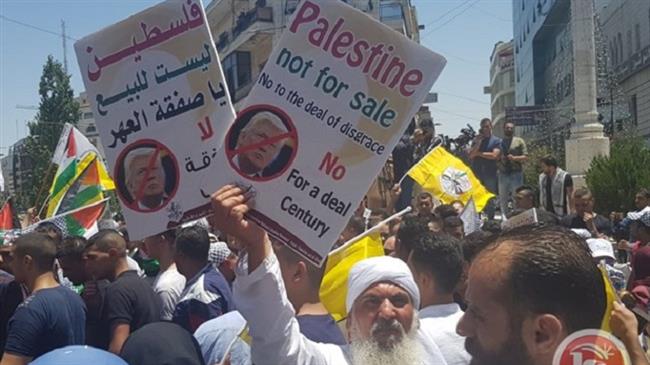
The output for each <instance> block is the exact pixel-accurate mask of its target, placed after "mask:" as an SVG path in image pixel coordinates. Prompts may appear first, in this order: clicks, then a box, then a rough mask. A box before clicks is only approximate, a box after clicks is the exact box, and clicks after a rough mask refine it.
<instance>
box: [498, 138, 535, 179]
mask: <svg viewBox="0 0 650 365" xmlns="http://www.w3.org/2000/svg"><path fill="white" fill-rule="evenodd" d="M527 154H528V149H527V148H526V142H524V140H523V139H521V138H519V137H512V138H505V139H503V141H501V159H500V160H499V164H498V165H499V171H501V172H502V173H505V174H509V173H513V172H520V171H521V170H522V164H521V162H517V161H510V160H508V155H513V156H526V155H527Z"/></svg>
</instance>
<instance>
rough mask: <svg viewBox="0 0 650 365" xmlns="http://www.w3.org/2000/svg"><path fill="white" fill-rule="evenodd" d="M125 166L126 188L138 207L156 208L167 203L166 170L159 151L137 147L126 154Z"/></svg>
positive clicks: (140, 208) (142, 208) (144, 208)
mask: <svg viewBox="0 0 650 365" xmlns="http://www.w3.org/2000/svg"><path fill="white" fill-rule="evenodd" d="M152 158H153V160H152ZM124 167H125V168H124V174H125V181H126V188H127V190H128V191H129V195H131V198H132V199H133V204H134V205H135V206H136V207H137V209H139V210H145V211H148V210H154V209H158V208H160V207H161V206H163V205H164V204H165V201H166V199H167V194H166V193H165V170H164V169H163V167H162V161H161V159H160V153H159V152H156V150H155V149H154V148H138V149H135V150H133V151H131V152H129V154H128V155H127V156H126V158H125V161H124Z"/></svg>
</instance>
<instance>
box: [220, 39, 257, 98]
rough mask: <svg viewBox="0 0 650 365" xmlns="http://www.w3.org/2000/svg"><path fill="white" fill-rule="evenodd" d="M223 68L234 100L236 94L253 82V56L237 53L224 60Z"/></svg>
mask: <svg viewBox="0 0 650 365" xmlns="http://www.w3.org/2000/svg"><path fill="white" fill-rule="evenodd" d="M222 67H223V73H224V75H225V76H226V83H227V84H228V90H230V94H231V95H230V96H231V97H232V98H233V99H234V95H235V92H236V91H237V90H239V89H241V88H242V87H244V86H246V85H247V84H248V83H249V82H250V81H251V54H250V52H242V51H235V52H233V53H231V54H229V55H228V56H227V57H226V58H224V60H223V61H222Z"/></svg>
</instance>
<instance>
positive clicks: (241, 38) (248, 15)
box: [215, 1, 273, 55]
mask: <svg viewBox="0 0 650 365" xmlns="http://www.w3.org/2000/svg"><path fill="white" fill-rule="evenodd" d="M269 25H270V26H271V27H269ZM272 25H273V8H272V7H270V6H266V2H265V1H258V2H257V5H256V6H255V8H253V9H251V10H249V11H243V12H241V13H239V16H238V17H237V20H236V21H235V24H234V26H233V27H232V29H231V30H230V31H225V32H223V33H221V34H219V36H218V38H217V40H216V41H215V46H216V47H217V50H218V51H219V52H221V53H222V54H223V55H227V54H228V53H230V52H231V51H233V50H236V49H238V48H239V47H240V46H241V45H242V44H244V43H246V42H247V41H248V40H249V39H251V38H253V37H255V36H256V35H257V33H259V32H261V31H263V30H264V29H266V28H272Z"/></svg>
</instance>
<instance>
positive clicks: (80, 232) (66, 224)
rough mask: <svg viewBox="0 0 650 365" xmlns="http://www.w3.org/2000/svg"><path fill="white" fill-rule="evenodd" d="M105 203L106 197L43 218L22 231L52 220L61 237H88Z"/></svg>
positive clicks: (94, 229) (29, 230) (93, 229)
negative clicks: (61, 234)
mask: <svg viewBox="0 0 650 365" xmlns="http://www.w3.org/2000/svg"><path fill="white" fill-rule="evenodd" d="M106 204H108V198H106V199H103V200H101V201H99V202H97V203H94V204H92V205H88V206H85V207H82V208H79V209H76V210H73V211H70V212H66V213H63V214H60V215H57V216H55V217H52V218H49V219H44V220H42V221H40V222H38V223H36V224H34V225H32V226H29V227H27V228H26V229H25V230H24V233H29V232H31V231H33V230H34V229H35V228H36V227H37V226H38V225H39V224H41V223H43V222H52V223H54V224H55V225H56V226H57V227H59V228H60V229H61V232H62V233H63V237H68V236H83V237H86V238H88V237H90V236H92V235H93V234H95V233H96V232H97V221H98V220H99V219H100V218H101V216H102V214H104V209H106Z"/></svg>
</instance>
